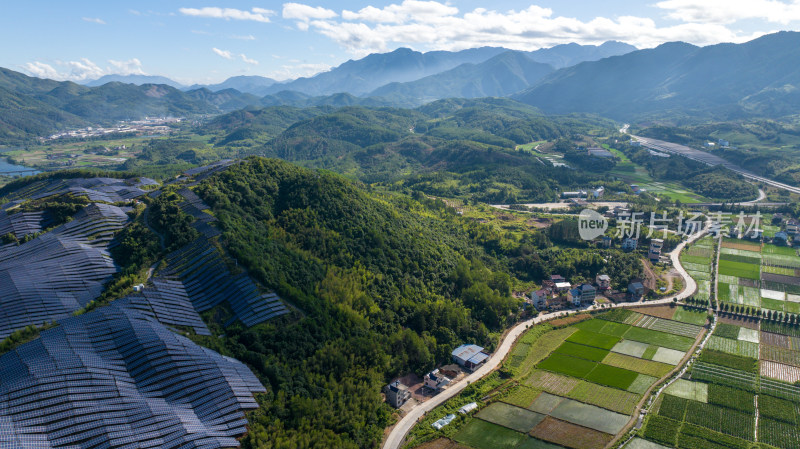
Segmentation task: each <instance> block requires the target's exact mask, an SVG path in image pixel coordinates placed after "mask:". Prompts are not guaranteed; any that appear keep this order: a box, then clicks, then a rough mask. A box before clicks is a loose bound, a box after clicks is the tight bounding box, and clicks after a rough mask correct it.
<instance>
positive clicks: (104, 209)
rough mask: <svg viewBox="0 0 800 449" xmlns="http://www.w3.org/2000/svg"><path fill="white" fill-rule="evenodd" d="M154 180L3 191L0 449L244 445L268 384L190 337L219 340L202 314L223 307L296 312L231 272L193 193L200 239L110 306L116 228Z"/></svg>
mask: <svg viewBox="0 0 800 449" xmlns="http://www.w3.org/2000/svg"><path fill="white" fill-rule="evenodd" d="M215 168H217V167H206V168H204V169H202V170H197V171H195V172H193V173H189V174H187V175H186V178H185V179H183V180H182V181H180V182H181V183H184V184H188V183H190V182H196V181H197V178H200V177H202V176H204V175H207V174H208V172H209V171H213V170H215ZM156 184H157V183H155V182H152V181H151V180H147V179H144V178H137V179H115V178H80V177H73V178H69V177H66V178H61V179H59V178H46V179H42V180H39V181H34V182H31V183H27V184H25V185H24V186H23V187H21V188H19V189H14V190H12V191H10V192H7V193H6V195H5V197H4V198H0V199H2V200H3V201H5V203H4V204H3V206H2V208H0V232H1V233H2V235H3V240H2V241H0V338H5V337H9V338H6V339H5V340H4V341H3V346H0V447H3V448H28V447H48V448H49V447H73V445H74V444H77V443H80V444H81V445H82V446H80V447H237V446H239V441H238V440H237V439H238V438H240V437H241V436H243V435H244V434H245V432H246V430H247V420H246V418H245V412H246V411H248V410H252V409H255V408H257V406H258V405H257V403H256V400H255V397H254V394H256V393H262V392H264V391H265V388H264V386H262V384H261V383H260V381H259V380H258V378H257V377H256V376H255V375H254V374H253V373H252V372H251V371H250V369H249V368H248V367H247V366H246V365H244V364H243V363H241V362H239V361H237V360H235V359H233V358H230V357H225V356H223V355H220V354H219V353H217V352H215V351H213V350H210V349H208V348H204V347H202V346H200V345H198V344H196V343H194V342H193V341H192V339H191V338H188V337H191V336H210V335H211V332H210V331H209V329H208V326H207V325H206V323H205V322H204V320H203V319H202V318H201V316H200V313H203V312H206V311H209V310H211V309H214V308H217V309H218V310H227V312H226V313H227V314H228V317H227V319H226V320H225V322H223V323H221V324H222V325H224V326H229V325H231V324H233V323H235V322H237V323H243V324H244V325H245V326H253V325H255V324H259V323H263V322H265V321H267V320H270V319H272V318H275V317H278V316H281V315H284V314H286V313H287V312H288V309H287V308H286V306H285V305H284V303H283V301H282V300H281V299H280V298H279V297H278V296H277V295H276V294H274V293H272V292H269V291H261V289H260V288H259V287H258V286H257V285H256V284H255V282H254V281H253V280H252V279H251V278H250V277H249V276H248V275H247V273H245V272H242V271H241V270H239V271H238V272H236V273H234V272H232V271H231V268H230V267H229V266H228V265H227V263H226V262H225V260H224V259H223V255H222V254H221V252H220V250H219V249H218V248H217V247H215V246H214V245H213V244H212V243H210V241H209V240H208V239H209V238H210V237H213V236H215V235H218V234H219V232H218V230H217V229H216V228H215V226H214V224H213V222H214V221H215V219H214V217H212V216H211V215H208V214H207V213H205V212H203V211H204V210H207V209H208V206H206V205H205V204H204V203H202V201H201V200H200V199H199V198H198V197H197V196H196V195H194V194H193V193H192V192H191V190H189V189H188V187H185V188H183V189H180V190H179V192H180V194H181V198H182V200H181V201H180V202H178V203H177V205H176V208H178V209H181V210H185V211H187V212H186V216H188V217H191V219H190V220H191V223H190V226H191V227H192V228H194V229H195V230H196V233H197V235H198V237H197V239H196V240H194V241H192V242H189V243H188V244H185V245H179V246H180V247H179V248H177V249H175V250H174V251H173V252H172V253H171V254H169V255H167V257H166V259H165V260H164V261H163V263H161V264H159V265H158V266H153V267H152V268H151V269H150V270H149V271H148V279H147V282H146V283H143V284H140V285H137V286H136V287H135V288H133V289H132V290H133V291H132V292H131V293H130V294H128V295H126V296H124V297H122V298H120V299H117V300H116V301H114V302H111V303H109V304H103V303H102V300H103V292H104V288H108V285H118V284H114V282H119V281H120V279H122V280H123V281H124V279H125V277H124V273H122V271H123V269H124V267H121V266H119V265H118V264H117V263H116V262H115V259H114V258H112V255H111V253H112V252H113V251H115V248H118V247H120V245H125V244H126V243H125V242H122V241H120V240H121V239H120V237H119V236H120V235H121V234H120V232H121V231H123V230H124V229H127V228H128V227H130V226H132V224H131V223H132V222H133V219H134V217H136V216H137V214H139V213H141V210H142V209H143V208H141V207H140V205H139V203H140V200H143V199H145V198H144V197H145V196H146V195H149V196H150V197H151V198H157V197H158V196H159V195H160V194H161V191H159V190H153V187H154V185H156ZM7 190H8V189H7ZM0 202H2V201H0ZM34 209H40V210H34ZM234 268H235V267H234ZM112 280H116V281H113V282H112ZM110 282H111V284H109V283H110ZM127 289H128V290H131V286H127ZM220 307H223V309H220ZM217 313H219V312H217ZM34 337H38V338H35V339H33V338H34ZM54 404H58V406H57V409H55V408H54V409H53V412H52V413H47V414H42V413H41V412H40V411H41V410H42V408H43V407H47V406H51V405H54ZM65 423H67V424H66V425H65Z"/></svg>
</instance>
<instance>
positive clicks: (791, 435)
mask: <svg viewBox="0 0 800 449" xmlns="http://www.w3.org/2000/svg"><path fill="white" fill-rule="evenodd" d="M758 439H759V441H763V442H764V443H767V444H770V445H772V446H775V447H779V448H781V449H796V448H797V444H798V443H797V442H798V441H800V427H798V426H796V425H792V424H788V423H784V422H780V421H775V420H772V419H765V418H762V419H759V420H758Z"/></svg>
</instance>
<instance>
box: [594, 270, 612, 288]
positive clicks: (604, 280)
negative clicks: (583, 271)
mask: <svg viewBox="0 0 800 449" xmlns="http://www.w3.org/2000/svg"><path fill="white" fill-rule="evenodd" d="M594 281H595V283H596V284H597V288H598V289H600V290H608V289H610V288H611V277H609V276H608V275H607V274H598V275H597V276H596V277H595V279H594Z"/></svg>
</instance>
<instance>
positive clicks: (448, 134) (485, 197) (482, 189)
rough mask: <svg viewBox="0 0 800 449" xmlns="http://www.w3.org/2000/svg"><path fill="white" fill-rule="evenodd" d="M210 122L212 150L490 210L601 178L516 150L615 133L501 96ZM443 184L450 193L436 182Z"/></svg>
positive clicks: (608, 125)
mask: <svg viewBox="0 0 800 449" xmlns="http://www.w3.org/2000/svg"><path fill="white" fill-rule="evenodd" d="M304 117H305V118H304ZM294 118H297V119H298V120H297V122H295V123H294V124H292V125H291V126H289V127H288V128H286V129H285V130H283V131H281V132H277V131H278V128H279V126H274V125H275V124H277V123H288V122H289V121H290V120H291V119H294ZM212 125H213V129H214V130H215V131H216V132H217V133H219V137H218V138H217V145H218V146H225V147H228V148H232V149H237V150H241V152H242V153H243V154H258V155H263V156H268V157H277V158H281V159H285V160H290V161H296V162H301V163H302V164H303V165H306V166H311V167H315V168H325V169H330V170H334V171H337V172H339V173H347V174H348V175H350V176H351V177H354V178H358V179H361V180H362V181H365V182H368V183H372V182H382V183H388V182H392V181H398V182H402V183H404V186H406V187H410V188H419V189H421V190H423V191H425V192H426V193H429V194H431V195H436V196H449V197H454V196H464V195H467V193H468V191H469V192H471V196H473V197H474V198H477V199H479V200H481V201H486V202H493V203H498V202H517V200H530V201H533V200H550V199H553V198H555V196H556V195H557V194H556V193H555V192H556V191H557V190H558V188H559V187H571V186H578V185H585V184H586V183H589V182H593V181H595V180H596V181H597V182H601V181H603V177H602V175H601V174H600V173H597V174H593V173H589V174H586V173H580V172H577V171H571V170H563V169H554V168H553V167H552V166H551V165H550V163H545V162H543V161H541V160H540V159H539V158H537V157H535V156H534V155H532V154H530V153H526V152H522V151H518V150H517V149H516V147H517V145H519V144H525V143H529V142H533V141H539V140H556V139H559V138H567V137H570V136H572V135H575V134H580V133H588V132H592V131H593V130H597V129H613V128H614V124H613V123H612V122H609V121H606V120H602V119H599V118H597V117H577V116H575V117H573V116H561V117H548V116H544V115H542V114H541V113H540V112H539V111H538V110H536V109H535V108H532V107H530V106H527V105H525V104H522V103H518V102H515V101H512V100H508V99H499V98H487V99H475V100H463V99H451V100H441V101H437V102H434V103H430V104H428V105H425V106H423V107H420V108H417V109H399V108H377V109H368V108H363V107H347V108H339V109H324V108H313V109H304V110H299V109H295V108H288V107H285V106H284V107H279V108H266V109H261V110H256V109H252V110H248V111H242V112H235V113H231V114H226V115H224V116H221V117H219V118H217V119H215V120H214V121H213V122H212ZM592 168H593V167H591V166H589V167H588V169H590V170H591V169H592ZM409 174H414V175H415V176H414V177H411V178H409V176H408V175H409ZM448 178H450V179H452V180H454V181H457V182H448V181H447V179H448ZM456 178H457V179H456ZM439 183H442V185H443V186H444V185H446V188H445V189H444V190H443V189H440V188H438V187H437V186H435V185H433V184H439ZM470 189H471V190H470Z"/></svg>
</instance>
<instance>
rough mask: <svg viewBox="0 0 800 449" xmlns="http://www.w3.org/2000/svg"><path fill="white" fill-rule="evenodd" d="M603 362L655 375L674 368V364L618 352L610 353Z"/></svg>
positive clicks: (657, 375) (661, 374)
mask: <svg viewBox="0 0 800 449" xmlns="http://www.w3.org/2000/svg"><path fill="white" fill-rule="evenodd" d="M603 363H604V364H606V365H611V366H616V367H617V368H622V369H626V370H629V371H635V372H637V373H642V374H647V375H648V376H654V377H663V376H664V375H665V374H667V373H668V372H670V371H672V370H673V369H674V366H672V365H667V364H665V363H659V362H652V361H650V360H642V359H640V358H636V357H631V356H628V355H624V354H617V353H615V352H612V353H609V354H608V355H607V356H606V358H605V359H603Z"/></svg>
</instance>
